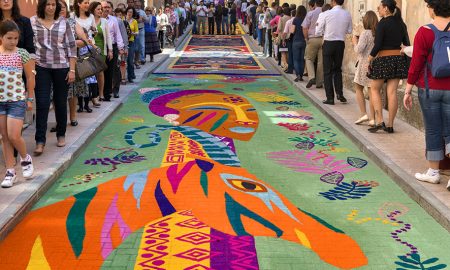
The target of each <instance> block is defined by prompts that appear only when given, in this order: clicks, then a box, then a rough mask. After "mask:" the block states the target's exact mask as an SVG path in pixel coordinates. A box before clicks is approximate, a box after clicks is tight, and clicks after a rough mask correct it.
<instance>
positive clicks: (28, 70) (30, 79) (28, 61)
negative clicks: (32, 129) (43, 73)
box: [18, 48, 36, 111]
mask: <svg viewBox="0 0 450 270" xmlns="http://www.w3.org/2000/svg"><path fill="white" fill-rule="evenodd" d="M18 52H19V55H20V57H21V58H22V65H23V71H24V72H25V78H26V79H27V83H26V87H27V99H28V98H31V99H34V87H35V85H36V80H35V73H36V70H35V61H34V60H33V59H32V58H31V55H30V54H29V53H28V51H27V50H25V49H20V48H19V49H18ZM32 109H33V102H31V101H28V100H27V110H28V111H31V110H32Z"/></svg>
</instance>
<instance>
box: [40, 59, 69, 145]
mask: <svg viewBox="0 0 450 270" xmlns="http://www.w3.org/2000/svg"><path fill="white" fill-rule="evenodd" d="M36 72H37V73H36V87H35V97H36V133H35V135H34V139H35V140H36V144H45V143H46V141H47V138H46V132H47V121H48V111H49V110H50V101H51V100H50V93H51V89H52V86H53V105H54V108H55V118H56V137H57V138H58V137H64V136H65V135H66V126H67V93H68V89H69V85H68V84H67V81H66V77H67V73H69V68H44V67H40V66H38V65H36Z"/></svg>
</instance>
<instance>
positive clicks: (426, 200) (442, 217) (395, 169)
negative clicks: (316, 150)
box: [268, 60, 450, 232]
mask: <svg viewBox="0 0 450 270" xmlns="http://www.w3.org/2000/svg"><path fill="white" fill-rule="evenodd" d="M268 62H269V63H270V64H271V65H272V66H273V67H274V68H275V69H277V70H278V71H280V74H281V76H283V77H284V78H285V79H286V80H288V81H289V82H290V83H291V85H292V86H294V87H296V88H297V89H298V90H300V91H301V94H302V95H304V96H305V97H306V98H307V99H308V100H309V101H310V102H311V103H312V104H314V105H315V106H316V108H318V109H319V110H320V111H321V112H322V113H323V114H324V115H325V116H326V117H327V118H328V119H329V120H330V121H331V122H332V123H333V124H334V125H336V126H337V127H338V128H339V129H340V130H341V132H343V133H344V134H345V135H346V136H347V137H348V138H350V139H351V140H352V142H353V143H354V144H356V146H357V147H358V149H359V150H360V151H362V152H363V153H364V154H366V155H367V156H368V157H369V158H370V159H372V160H373V161H374V162H375V163H376V164H377V166H378V167H380V168H381V169H382V170H383V171H384V172H385V173H387V174H388V176H389V177H391V178H392V179H393V180H394V182H395V183H396V184H397V185H398V186H400V188H401V189H402V190H403V191H404V192H405V193H406V194H407V195H408V196H409V197H410V198H411V199H413V200H414V201H415V202H416V203H418V204H419V205H420V206H421V207H422V208H423V209H424V210H425V211H426V212H427V213H428V214H429V215H431V216H432V217H433V218H434V219H435V220H436V221H437V222H438V223H439V224H441V226H442V227H444V228H445V229H446V230H447V231H449V232H450V210H449V209H448V207H447V206H445V205H444V204H443V203H442V202H441V201H440V200H439V199H437V198H436V197H435V196H434V195H433V194H432V193H431V192H430V191H428V190H427V189H426V188H424V187H423V186H422V185H420V184H419V183H418V182H416V181H415V180H414V179H413V176H411V175H409V174H408V173H407V172H406V171H405V170H403V169H402V168H400V167H399V166H398V165H397V164H396V163H395V162H394V161H392V160H391V159H390V158H388V157H386V156H385V155H384V154H383V152H381V151H380V150H379V149H378V148H377V147H376V146H375V145H374V144H373V143H371V142H370V141H369V140H367V139H366V138H364V137H363V136H361V134H359V132H358V131H357V130H356V129H354V128H353V126H351V125H349V124H348V123H346V122H345V120H344V119H343V118H341V117H340V116H339V115H338V114H337V113H335V112H334V111H330V110H328V107H327V106H326V105H324V104H322V101H321V100H319V99H317V98H316V97H315V96H313V95H312V94H310V93H309V91H308V90H307V89H306V88H305V87H304V86H303V85H300V84H296V83H295V82H294V81H293V79H292V78H290V77H289V75H288V74H286V73H284V72H283V71H282V70H281V69H280V68H279V67H278V65H276V64H274V62H273V60H271V61H268ZM411 180H413V181H411Z"/></svg>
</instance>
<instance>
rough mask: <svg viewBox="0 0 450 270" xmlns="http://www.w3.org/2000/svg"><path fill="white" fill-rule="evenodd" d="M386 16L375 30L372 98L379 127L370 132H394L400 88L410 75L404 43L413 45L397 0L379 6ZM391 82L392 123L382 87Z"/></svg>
mask: <svg viewBox="0 0 450 270" xmlns="http://www.w3.org/2000/svg"><path fill="white" fill-rule="evenodd" d="M378 13H379V14H380V16H381V17H382V19H381V20H380V22H379V23H378V25H377V29H376V33H375V45H374V47H373V49H372V52H371V53H370V55H369V57H368V60H369V74H368V76H367V77H369V79H371V80H372V82H371V86H370V93H371V95H370V98H371V99H372V103H373V106H374V108H375V126H373V127H371V128H369V132H372V133H374V132H377V131H378V130H384V131H386V132H387V133H394V120H395V116H396V114H397V109H398V104H397V88H398V84H399V82H400V80H401V79H406V78H407V77H408V69H407V63H406V59H405V57H404V56H403V55H402V53H401V45H402V44H403V45H405V46H409V38H408V31H407V29H406V25H405V23H404V22H403V19H402V16H401V11H400V9H399V8H398V7H397V2H395V0H382V1H381V4H380V6H379V7H378ZM385 81H387V100H388V109H389V120H388V124H387V125H385V124H384V121H383V107H382V102H381V94H380V91H381V87H382V86H383V84H384V82H385Z"/></svg>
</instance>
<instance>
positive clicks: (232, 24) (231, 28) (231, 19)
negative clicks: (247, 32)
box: [230, 4, 237, 35]
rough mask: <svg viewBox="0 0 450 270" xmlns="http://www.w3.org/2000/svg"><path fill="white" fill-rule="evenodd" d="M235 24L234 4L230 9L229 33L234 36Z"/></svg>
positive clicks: (235, 9) (235, 12)
mask: <svg viewBox="0 0 450 270" xmlns="http://www.w3.org/2000/svg"><path fill="white" fill-rule="evenodd" d="M236 23H237V6H236V4H232V5H231V9H230V33H231V34H232V35H236Z"/></svg>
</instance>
